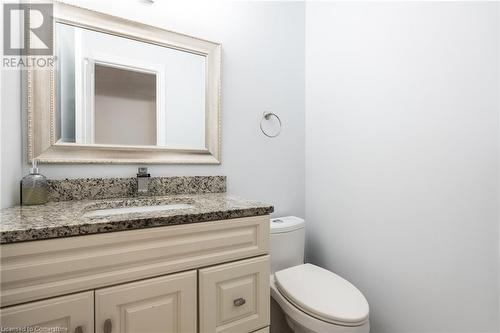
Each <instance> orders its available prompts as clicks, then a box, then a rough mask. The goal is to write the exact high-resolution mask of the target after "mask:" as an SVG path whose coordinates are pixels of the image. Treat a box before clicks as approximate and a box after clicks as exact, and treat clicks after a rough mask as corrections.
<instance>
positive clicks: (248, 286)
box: [199, 256, 270, 333]
mask: <svg viewBox="0 0 500 333" xmlns="http://www.w3.org/2000/svg"><path fill="white" fill-rule="evenodd" d="M269 274H270V261H269V256H262V257H258V258H253V259H248V260H241V261H237V262H233V263H229V264H224V265H219V266H215V267H209V268H204V269H201V270H200V271H199V292H200V296H199V297H200V332H201V333H213V332H220V333H222V332H226V333H228V332H241V333H243V332H253V331H255V330H257V329H259V328H262V327H264V326H268V325H269V311H270V309H269V297H270V295H269Z"/></svg>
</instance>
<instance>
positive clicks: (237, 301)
mask: <svg viewBox="0 0 500 333" xmlns="http://www.w3.org/2000/svg"><path fill="white" fill-rule="evenodd" d="M246 302H247V301H246V300H245V299H244V298H241V297H240V298H237V299H235V300H234V301H233V304H234V306H242V305H243V304H245V303H246Z"/></svg>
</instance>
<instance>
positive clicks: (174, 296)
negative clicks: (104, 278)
mask: <svg viewBox="0 0 500 333" xmlns="http://www.w3.org/2000/svg"><path fill="white" fill-rule="evenodd" d="M196 299H197V286H196V271H189V272H185V273H179V274H172V275H168V276H163V277H159V278H152V279H147V280H143V281H138V282H132V283H127V284H123V285H119V286H116V287H110V288H103V289H99V290H96V291H95V303H96V309H95V320H96V332H97V333H111V332H112V333H125V332H126V333H177V332H185V333H193V332H196V317H197V316H196V314H197V311H196V309H197V305H196Z"/></svg>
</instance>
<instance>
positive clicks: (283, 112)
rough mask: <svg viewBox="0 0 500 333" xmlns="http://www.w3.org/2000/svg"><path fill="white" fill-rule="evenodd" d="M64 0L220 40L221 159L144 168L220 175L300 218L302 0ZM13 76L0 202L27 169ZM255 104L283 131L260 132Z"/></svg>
mask: <svg viewBox="0 0 500 333" xmlns="http://www.w3.org/2000/svg"><path fill="white" fill-rule="evenodd" d="M72 2H73V3H76V4H78V5H80V6H87V7H90V8H93V9H96V10H100V11H104V12H107V13H110V14H114V15H119V16H123V17H126V18H128V19H132V20H138V21H141V22H145V23H148V24H153V25H156V26H160V27H164V28H166V29H169V30H173V31H178V32H181V33H185V34H191V35H194V36H198V37H201V38H205V39H209V40H214V41H218V42H221V43H222V47H223V55H222V58H223V59H222V165H221V166H151V167H150V172H151V174H152V175H155V176H156V175H163V176H168V175H212V174H222V175H227V176H228V191H229V192H231V193H233V194H236V195H240V196H243V197H247V198H249V199H256V200H261V201H266V202H269V203H273V204H274V205H275V207H276V214H279V215H281V214H294V215H299V216H303V215H304V66H305V60H304V4H303V3H279V2H272V3H261V2H226V3H222V2H208V1H207V2H199V3H196V5H193V3H192V2H189V1H181V0H179V1H157V2H156V3H155V4H152V5H150V4H148V3H147V2H141V1H134V2H130V3H127V5H126V6H117V5H116V3H115V5H113V4H111V3H110V2H106V1H72ZM16 82H17V83H19V80H18V79H15V80H14V84H9V85H8V86H4V87H3V89H4V90H3V91H2V103H4V101H3V99H4V98H8V101H5V104H6V106H5V107H4V105H2V117H4V116H5V118H6V120H5V122H4V119H3V118H2V145H8V147H7V148H8V149H7V150H2V163H3V164H4V165H5V167H3V168H2V177H1V178H2V207H6V206H10V205H12V204H15V203H16V202H17V201H18V188H19V185H18V184H19V179H20V177H21V175H22V173H23V172H27V170H28V165H27V164H25V163H26V162H25V161H26V159H25V156H24V154H23V153H21V149H22V146H21V143H20V142H21V138H22V139H23V140H24V138H25V135H22V134H21V121H20V110H21V106H20V105H19V101H18V98H19V84H15V83H16ZM264 110H269V111H273V112H276V113H278V114H279V115H280V116H281V117H282V120H283V123H284V128H283V132H282V134H281V136H280V137H278V138H276V139H274V140H272V139H268V138H266V137H264V136H263V135H262V134H261V133H260V130H259V121H260V119H261V116H262V113H263V111H264ZM24 141H25V140H24ZM22 160H24V162H23V161H22ZM40 171H41V172H42V173H44V174H45V175H46V176H47V177H49V178H65V177H72V178H74V177H112V176H132V175H135V173H136V172H137V166H135V165H129V166H127V165H113V166H110V165H109V166H106V165H104V166H102V165H101V166H99V165H93V166H90V165H71V166H41V168H40Z"/></svg>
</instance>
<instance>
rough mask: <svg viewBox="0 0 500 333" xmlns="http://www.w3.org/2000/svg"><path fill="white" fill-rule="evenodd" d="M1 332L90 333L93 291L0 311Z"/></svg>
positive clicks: (92, 328) (91, 328) (92, 316)
mask: <svg viewBox="0 0 500 333" xmlns="http://www.w3.org/2000/svg"><path fill="white" fill-rule="evenodd" d="M0 322H1V328H2V332H4V331H5V332H68V333H73V332H74V333H92V332H94V292H92V291H88V292H84V293H79V294H73V295H68V296H63V297H55V298H51V299H48V300H44V301H38V302H31V303H26V304H23V305H17V306H11V307H8V308H3V309H1V310H0Z"/></svg>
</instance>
